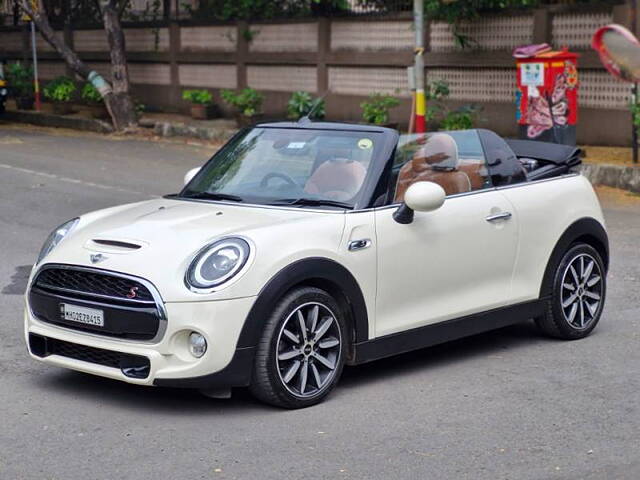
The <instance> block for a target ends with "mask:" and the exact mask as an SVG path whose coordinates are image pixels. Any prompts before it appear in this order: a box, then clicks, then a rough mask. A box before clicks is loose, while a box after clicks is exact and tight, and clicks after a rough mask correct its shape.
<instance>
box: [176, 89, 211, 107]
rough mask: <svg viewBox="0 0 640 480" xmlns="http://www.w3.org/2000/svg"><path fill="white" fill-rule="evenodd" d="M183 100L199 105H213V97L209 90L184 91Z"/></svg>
mask: <svg viewBox="0 0 640 480" xmlns="http://www.w3.org/2000/svg"><path fill="white" fill-rule="evenodd" d="M182 99H183V100H186V101H187V102H191V103H195V104H198V105H211V104H212V103H213V96H212V95H211V92H209V91H208V90H184V91H183V92H182Z"/></svg>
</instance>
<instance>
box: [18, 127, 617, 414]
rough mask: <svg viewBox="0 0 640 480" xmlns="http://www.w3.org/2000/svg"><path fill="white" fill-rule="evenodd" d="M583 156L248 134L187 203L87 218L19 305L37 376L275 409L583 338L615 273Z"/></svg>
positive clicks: (190, 181) (193, 183) (438, 141)
mask: <svg viewBox="0 0 640 480" xmlns="http://www.w3.org/2000/svg"><path fill="white" fill-rule="evenodd" d="M579 164H580V156H579V150H577V149H575V148H572V147H566V146H560V145H552V144H545V143H537V142H535V143H534V142H527V141H505V140H503V139H502V138H501V137H499V136H497V135H496V134H495V133H493V132H491V131H488V130H467V131H455V132H439V133H433V134H427V135H409V136H400V135H399V134H398V132H396V131H395V130H391V129H387V128H381V127H373V126H363V125H348V124H340V123H312V122H309V121H304V122H301V123H265V124H260V125H257V126H254V127H252V128H249V129H245V130H243V131H241V132H240V133H239V134H238V135H236V136H235V137H234V138H233V139H232V140H230V141H229V142H228V144H226V145H225V146H224V147H223V148H222V149H221V150H220V151H219V152H218V153H216V154H215V155H214V156H213V158H211V160H209V162H207V163H206V164H205V165H204V166H203V167H202V168H201V169H199V171H191V172H189V173H188V174H187V176H186V178H185V181H186V186H185V187H184V188H183V190H182V191H181V192H180V193H179V194H173V195H168V196H166V197H164V198H159V199H155V200H150V201H145V202H140V203H135V204H131V205H123V206H119V207H114V208H109V209H106V210H101V211H98V212H93V213H88V214H86V215H83V216H81V217H79V218H75V219H73V220H70V221H69V222H67V223H65V224H64V225H62V226H60V227H59V228H57V229H56V230H55V231H54V232H53V233H52V234H51V236H50V237H49V238H48V239H47V241H46V243H45V245H44V247H43V249H42V252H41V253H40V256H39V258H38V261H37V263H36V265H35V266H34V269H33V272H32V274H31V277H30V280H29V285H28V289H27V294H26V310H25V325H24V328H25V337H26V341H27V344H28V347H29V352H30V354H31V356H32V357H33V358H35V359H37V360H40V361H42V362H45V363H48V364H51V365H57V366H61V367H66V368H71V369H75V370H80V371H83V372H88V373H92V374H95V375H102V376H105V377H109V378H113V379H117V380H122V381H126V382H129V383H134V384H139V385H157V386H168V387H189V388H196V389H200V390H202V391H203V392H204V393H207V394H209V395H213V396H215V395H220V396H221V395H228V394H229V393H230V392H231V388H232V387H247V386H248V387H249V389H250V390H251V392H252V393H253V394H254V395H255V396H256V397H258V398H259V399H261V400H263V401H265V402H268V403H270V404H273V405H278V406H281V407H288V408H297V407H304V406H308V405H312V404H315V403H317V402H319V401H321V400H322V399H324V398H325V397H326V396H327V395H328V394H329V392H330V391H331V390H332V389H333V388H334V386H335V385H336V383H337V382H338V379H339V377H340V374H341V372H342V369H343V366H344V365H345V364H346V365H355V364H362V363H365V362H370V361H372V360H376V359H379V358H383V357H387V356H390V355H394V354H398V353H401V352H407V351H409V350H414V349H418V348H423V347H427V346H430V345H434V344H437V343H442V342H446V341H449V340H452V339H456V338H460V337H463V336H467V335H473V334H476V333H479V332H484V331H487V330H491V329H495V328H500V327H504V326H506V325H509V324H513V323H516V322H521V321H525V320H528V319H535V322H536V323H537V324H538V326H539V327H540V329H541V330H542V331H543V332H544V333H546V334H548V335H552V336H554V337H558V338H563V339H577V338H582V337H584V336H586V335H588V334H589V333H590V332H591V331H592V330H593V329H594V327H595V326H596V324H597V323H598V320H599V318H600V315H601V313H602V309H603V306H604V300H605V280H606V272H607V268H608V264H609V253H608V240H607V234H606V232H605V227H604V221H603V217H602V212H601V209H600V206H599V204H598V200H597V198H596V195H595V194H594V191H593V189H592V188H591V185H590V184H589V182H588V181H587V180H586V179H585V178H584V177H583V176H581V175H580V174H578V173H577V172H576V171H575V170H576V167H577V165H579Z"/></svg>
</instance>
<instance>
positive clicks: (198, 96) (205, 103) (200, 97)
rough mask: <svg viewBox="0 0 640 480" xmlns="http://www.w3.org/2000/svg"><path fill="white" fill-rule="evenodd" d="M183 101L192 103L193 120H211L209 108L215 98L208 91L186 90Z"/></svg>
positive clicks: (183, 93)
mask: <svg viewBox="0 0 640 480" xmlns="http://www.w3.org/2000/svg"><path fill="white" fill-rule="evenodd" d="M182 99H183V100H186V101H187V102H191V118H194V119H195V120H206V119H207V118H209V107H210V106H211V104H212V103H213V101H212V100H213V96H212V95H211V92H209V91H208V90H184V91H183V92H182Z"/></svg>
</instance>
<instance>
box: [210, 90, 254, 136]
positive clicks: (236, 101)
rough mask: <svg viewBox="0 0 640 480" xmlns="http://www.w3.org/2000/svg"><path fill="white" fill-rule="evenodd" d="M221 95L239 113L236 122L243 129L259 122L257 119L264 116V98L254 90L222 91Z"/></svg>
mask: <svg viewBox="0 0 640 480" xmlns="http://www.w3.org/2000/svg"><path fill="white" fill-rule="evenodd" d="M220 95H221V96H222V100H224V102H225V103H227V104H229V105H230V106H232V107H234V108H235V109H236V110H237V111H238V113H237V115H236V120H237V122H238V125H239V126H241V127H244V126H247V125H250V124H252V123H254V122H255V121H256V120H257V118H256V117H257V116H259V115H261V114H262V113H261V109H262V102H263V101H264V96H263V95H262V94H261V93H260V92H258V91H256V90H254V89H253V88H245V89H244V90H240V91H239V92H235V91H233V90H222V92H220Z"/></svg>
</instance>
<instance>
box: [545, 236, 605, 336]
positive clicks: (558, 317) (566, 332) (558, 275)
mask: <svg viewBox="0 0 640 480" xmlns="http://www.w3.org/2000/svg"><path fill="white" fill-rule="evenodd" d="M580 254H588V255H590V256H591V257H593V258H594V259H595V261H596V263H597V264H598V267H599V268H600V274H601V280H600V281H601V282H602V299H601V301H600V305H599V306H598V311H597V312H596V315H595V320H594V321H592V322H591V325H589V327H588V328H585V329H577V328H574V327H572V326H571V325H569V323H568V322H567V321H566V320H565V318H564V312H563V309H562V295H561V292H562V280H563V274H564V271H565V269H566V268H567V266H568V265H569V264H570V263H571V262H572V261H573V260H574V259H575V258H576V257H577V256H578V255H580ZM606 294H607V280H606V269H605V266H604V262H603V261H602V258H601V257H600V254H599V253H598V251H597V250H596V249H595V248H593V247H592V246H591V245H587V244H586V243H578V244H575V245H572V246H571V247H570V248H569V250H567V252H566V253H565V254H564V255H563V256H562V259H561V260H560V263H559V264H558V266H557V268H556V270H555V273H554V279H553V291H552V298H551V303H552V312H553V317H554V321H555V322H554V323H555V324H556V326H557V328H558V329H559V330H560V332H561V333H562V334H563V336H565V337H566V338H575V339H578V338H583V337H586V336H587V335H589V334H590V333H591V332H592V331H593V329H594V328H596V326H597V325H598V322H599V321H600V317H601V316H602V311H603V309H604V304H605V300H606Z"/></svg>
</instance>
